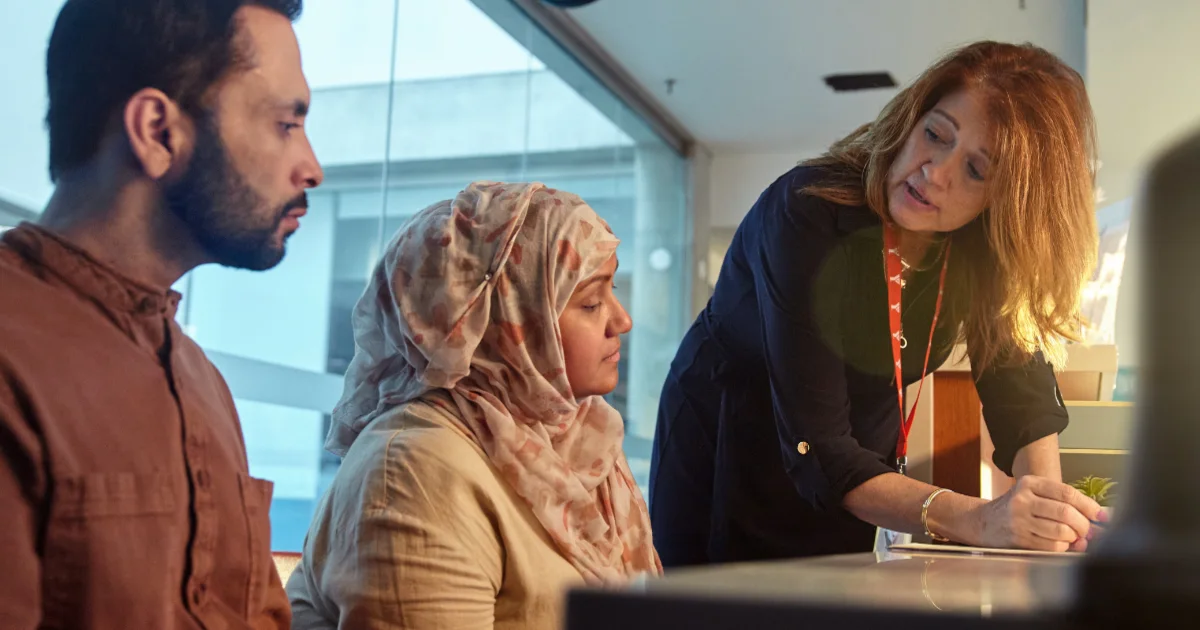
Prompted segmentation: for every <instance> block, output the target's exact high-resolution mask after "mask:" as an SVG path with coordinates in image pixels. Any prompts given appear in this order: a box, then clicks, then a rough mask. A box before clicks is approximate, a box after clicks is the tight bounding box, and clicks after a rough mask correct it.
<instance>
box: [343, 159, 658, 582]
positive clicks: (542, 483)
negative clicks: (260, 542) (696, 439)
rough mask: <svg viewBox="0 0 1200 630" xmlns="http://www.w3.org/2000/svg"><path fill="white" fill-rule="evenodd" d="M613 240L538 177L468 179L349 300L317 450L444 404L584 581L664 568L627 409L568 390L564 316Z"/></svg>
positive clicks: (411, 227)
mask: <svg viewBox="0 0 1200 630" xmlns="http://www.w3.org/2000/svg"><path fill="white" fill-rule="evenodd" d="M617 242H618V240H617V238H616V237H615V236H614V235H613V234H612V231H611V230H610V229H609V227H608V225H607V224H606V223H605V222H604V221H603V219H601V218H600V217H599V216H597V215H596V213H595V211H594V210H592V209H591V208H590V207H588V206H587V205H586V204H585V203H584V202H583V200H581V199H580V198H579V197H577V196H575V195H572V194H569V193H564V192H560V191H556V190H553V189H550V188H546V187H545V186H543V185H541V184H499V183H492V182H476V183H474V184H472V185H470V186H468V187H467V189H466V190H464V191H462V192H461V193H459V195H458V196H457V197H456V198H455V199H454V200H453V201H443V202H440V203H437V204H434V205H433V206H430V207H429V208H426V209H425V210H422V211H421V212H420V213H418V214H417V215H416V216H415V217H413V219H412V220H411V221H410V222H409V223H408V224H407V225H405V226H404V228H403V229H401V231H400V232H399V233H398V234H397V235H396V237H395V238H394V239H393V240H392V242H391V243H390V244H389V246H388V249H387V251H386V253H385V255H384V257H383V259H382V260H381V261H380V263H379V264H378V265H377V266H376V268H375V271H374V274H373V275H372V277H371V283H370V285H369V286H368V287H367V290H366V293H364V295H363V297H362V298H361V299H360V300H359V302H358V305H357V306H356V307H355V309H354V341H355V355H354V360H353V361H352V362H351V364H350V368H349V369H348V370H347V372H346V386H345V391H344V393H343V394H342V399H341V401H340V402H339V403H338V405H337V407H336V408H335V409H334V411H333V425H332V428H331V429H330V433H329V437H328V439H327V440H326V448H328V449H329V450H330V451H331V452H333V453H335V454H338V455H344V454H345V453H346V451H347V449H349V447H350V443H351V442H353V441H354V439H355V438H356V437H357V436H358V434H359V433H360V432H361V431H362V430H363V428H364V427H365V426H366V425H367V424H368V423H370V422H371V420H373V419H374V418H376V417H378V416H379V415H381V414H383V413H385V412H387V411H388V410H390V409H392V408H394V407H395V406H397V405H402V404H404V403H407V402H409V401H413V400H418V399H424V400H427V401H429V402H433V403H435V404H440V405H441V406H442V407H443V408H449V409H448V410H449V411H450V412H451V415H452V416H455V417H457V418H458V421H459V422H460V423H461V424H462V426H463V428H464V429H465V430H466V431H467V433H468V434H470V435H473V436H474V437H475V439H476V441H477V442H478V443H479V445H480V447H482V449H483V451H484V452H485V453H486V454H487V456H488V457H489V458H491V461H492V463H493V465H494V466H495V467H496V469H497V470H499V471H500V474H501V475H502V476H503V478H505V479H506V480H507V481H508V483H509V484H511V486H512V487H513V488H514V489H515V490H516V492H517V494H518V495H520V496H521V497H522V498H523V499H524V500H525V501H526V502H527V503H528V504H529V506H530V508H532V510H533V513H534V515H535V516H536V517H537V519H538V521H539V522H540V523H541V524H542V526H543V527H545V528H546V531H547V532H549V534H550V537H551V538H552V539H553V540H554V542H555V543H556V544H557V545H558V547H559V549H560V550H561V551H562V553H563V555H564V556H565V557H566V558H567V559H568V560H569V561H570V562H571V563H572V564H573V565H574V566H575V567H576V568H577V569H579V572H580V573H581V574H582V575H583V577H584V578H585V579H586V580H587V581H588V582H589V583H592V584H619V583H623V582H625V581H626V580H628V579H629V578H631V577H633V576H635V575H637V574H640V573H645V572H649V573H652V574H660V573H661V572H662V565H661V563H660V562H659V559H658V554H657V553H656V552H655V550H654V546H653V542H652V540H651V535H650V518H649V514H648V512H647V510H646V504H645V502H644V501H643V500H642V496H641V493H640V491H639V490H638V488H637V485H636V484H635V483H634V481H633V476H632V475H631V474H630V471H629V464H628V463H627V462H626V461H625V455H624V453H623V451H622V450H621V442H622V440H623V438H624V435H625V431H624V426H623V422H622V420H621V415H620V414H619V413H617V411H616V410H615V409H613V408H612V407H611V406H609V404H608V403H607V402H605V401H604V399H603V398H600V397H598V396H593V397H589V398H585V399H583V400H576V399H575V396H574V395H573V394H572V392H571V385H570V383H569V382H568V381H567V375H566V369H565V361H564V357H563V348H562V338H561V336H560V333H559V328H558V318H559V315H560V314H561V313H562V312H563V310H564V309H565V308H566V305H567V301H568V300H569V299H570V297H571V294H572V293H573V292H574V291H575V287H576V286H578V285H579V284H580V283H581V282H582V281H584V280H587V279H588V278H589V277H590V276H591V275H593V274H594V273H596V272H597V271H598V270H599V268H600V267H601V265H603V264H604V263H605V262H606V261H607V260H608V259H609V258H611V257H612V256H613V254H614V253H615V252H616V247H617ZM447 394H448V396H447ZM446 400H450V401H452V403H450V404H448V403H446V402H445V401H446Z"/></svg>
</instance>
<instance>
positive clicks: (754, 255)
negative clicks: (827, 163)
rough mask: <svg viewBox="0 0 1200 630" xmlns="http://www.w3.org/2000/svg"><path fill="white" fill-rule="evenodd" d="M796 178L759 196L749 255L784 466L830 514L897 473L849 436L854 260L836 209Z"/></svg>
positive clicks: (784, 180) (802, 492) (801, 488)
mask: <svg viewBox="0 0 1200 630" xmlns="http://www.w3.org/2000/svg"><path fill="white" fill-rule="evenodd" d="M794 179H795V176H785V177H783V178H781V179H780V180H779V181H777V182H776V183H775V184H773V185H772V186H771V188H768V189H767V191H766V192H764V193H763V195H762V197H760V198H759V200H758V204H759V205H760V206H762V207H760V208H757V212H756V213H755V214H756V215H757V216H759V217H760V220H761V222H762V223H761V225H760V226H759V229H760V235H761V237H760V238H761V246H760V247H758V248H757V251H751V252H748V257H749V259H750V261H751V262H750V266H751V268H752V269H753V272H754V274H753V275H754V282H755V292H756V294H757V299H758V307H759V313H760V314H761V317H762V334H763V348H764V352H765V355H766V367H767V372H768V374H769V379H770V387H771V402H772V406H773V409H774V414H775V424H776V428H777V429H778V432H779V439H780V446H781V449H782V455H783V462H784V467H785V469H786V471H787V474H788V475H789V476H790V477H791V479H792V482H793V483H794V484H795V486H796V489H797V490H798V491H799V493H800V495H801V496H802V497H803V498H804V499H805V500H806V501H807V502H809V503H810V504H812V505H813V506H814V507H815V508H817V509H821V510H825V509H832V508H838V507H840V506H841V503H842V499H843V497H844V496H845V494H846V493H847V492H849V491H851V490H853V489H854V488H856V487H858V486H859V485H861V484H862V483H864V482H866V481H868V480H869V479H871V478H873V477H876V476H878V475H881V474H884V473H887V472H892V469H891V468H890V467H889V466H888V465H887V464H885V463H884V461H883V460H884V457H885V456H884V455H880V454H878V453H875V452H872V451H870V450H868V449H866V448H864V447H863V446H861V445H860V444H859V443H858V441H857V440H856V439H855V438H854V436H853V435H852V434H851V427H850V405H851V402H850V399H849V394H848V392H847V388H846V365H845V358H844V356H845V355H844V354H843V351H842V343H841V334H842V333H841V329H840V316H841V304H842V301H843V300H842V296H843V294H844V292H845V291H846V290H847V289H846V283H847V281H848V266H847V264H848V261H847V258H846V257H847V253H846V250H845V249H844V248H842V247H840V246H839V238H838V234H837V231H836V229H835V228H836V212H837V208H836V207H833V206H832V205H831V204H827V203H825V202H823V201H821V200H819V199H816V198H814V197H810V196H806V195H800V194H799V193H798V192H797V191H796V190H795V182H794ZM881 273H882V272H881ZM881 308H882V305H881ZM802 442H803V443H806V444H807V448H805V447H804V446H802V445H801V443H802ZM802 450H806V451H807V452H806V453H801V451H802Z"/></svg>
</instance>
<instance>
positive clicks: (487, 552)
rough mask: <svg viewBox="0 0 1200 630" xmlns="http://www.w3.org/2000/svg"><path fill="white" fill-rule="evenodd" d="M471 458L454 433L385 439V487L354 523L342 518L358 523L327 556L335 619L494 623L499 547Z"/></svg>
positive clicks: (351, 623)
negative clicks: (335, 554) (341, 553)
mask: <svg viewBox="0 0 1200 630" xmlns="http://www.w3.org/2000/svg"><path fill="white" fill-rule="evenodd" d="M402 433H406V432H399V433H397V434H396V435H401V434H402ZM409 437H410V438H411V436H409ZM472 459H475V460H477V459H478V455H476V454H474V453H473V452H471V451H470V450H469V447H467V446H466V445H465V444H464V443H463V442H462V440H461V439H459V438H457V437H454V436H450V435H447V436H446V437H445V438H442V436H438V435H436V434H435V435H434V436H432V439H418V440H413V439H405V440H397V439H396V437H395V436H393V438H392V439H391V440H390V441H389V443H388V445H387V448H386V457H384V459H383V461H382V462H379V463H378V464H376V466H378V465H380V464H381V465H382V467H383V470H382V471H379V470H378V469H377V468H376V470H375V471H373V472H372V473H371V474H372V475H381V477H376V478H377V479H380V480H381V481H382V484H380V485H379V486H377V487H378V488H379V491H378V492H377V493H374V494H376V496H375V497H373V498H372V499H371V500H368V501H367V504H368V505H367V508H366V510H365V511H364V512H363V513H362V514H361V516H359V519H358V522H357V523H353V522H351V523H344V524H343V525H344V526H345V527H356V528H357V530H358V531H357V532H356V534H355V535H349V536H345V535H343V536H339V537H340V538H343V539H344V540H347V541H348V542H349V541H353V542H352V544H350V545H347V546H346V548H344V550H345V552H346V554H345V557H344V558H341V559H338V558H332V557H331V558H328V559H327V560H326V562H325V563H324V564H325V572H326V576H327V578H328V581H327V582H326V584H327V586H326V588H327V591H326V592H327V594H328V596H330V598H331V599H332V600H333V601H334V603H335V604H336V606H337V608H338V610H339V613H340V621H339V626H338V627H339V628H341V629H348V630H350V629H352V630H358V629H372V630H373V629H385V628H386V629H399V628H405V629H407V628H413V629H420V630H441V629H446V630H450V629H454V630H483V629H487V630H491V628H492V626H493V618H494V614H495V608H496V595H497V593H498V591H499V587H500V583H501V579H502V562H503V560H502V558H503V551H502V549H501V544H500V541H499V539H498V536H497V534H496V532H495V527H494V525H493V522H494V515H489V514H488V509H487V507H486V506H485V505H484V501H482V500H481V496H482V493H481V491H480V490H481V488H480V486H479V485H478V484H477V483H475V482H474V480H473V478H472V475H473V473H474V471H473V470H472V467H471V466H469V465H468V466H463V465H462V464H463V463H464V461H465V462H471V461H472ZM370 485H375V484H370ZM380 494H382V495H383V496H379V495H380ZM335 523H336V521H335ZM333 525H334V526H335V527H336V526H338V525H336V524H333Z"/></svg>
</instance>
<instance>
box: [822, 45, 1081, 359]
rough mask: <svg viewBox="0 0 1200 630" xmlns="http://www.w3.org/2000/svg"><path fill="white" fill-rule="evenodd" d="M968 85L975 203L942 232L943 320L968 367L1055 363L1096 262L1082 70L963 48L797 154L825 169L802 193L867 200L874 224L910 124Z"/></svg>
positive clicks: (1035, 56) (1036, 54)
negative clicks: (980, 112) (948, 243)
mask: <svg viewBox="0 0 1200 630" xmlns="http://www.w3.org/2000/svg"><path fill="white" fill-rule="evenodd" d="M959 90H972V91H977V93H978V94H979V95H980V96H982V97H983V98H982V100H983V102H984V103H985V104H986V105H985V107H986V109H987V112H988V115H989V117H990V123H991V126H992V132H993V139H992V147H991V154H992V157H991V167H990V169H989V175H988V182H987V192H986V205H985V210H984V211H983V213H982V214H981V215H980V216H979V217H978V218H977V219H976V220H975V221H973V222H971V223H969V224H967V225H966V226H964V227H962V228H960V229H959V230H957V231H955V232H954V233H953V234H952V235H950V238H952V239H953V242H954V247H953V248H951V259H950V263H949V265H950V267H949V270H948V271H947V275H948V276H950V279H948V280H947V284H948V287H949V288H948V291H947V295H946V303H945V305H944V309H945V317H946V320H945V321H946V322H947V324H950V323H956V324H959V325H961V327H960V328H959V334H958V337H957V339H956V341H966V342H968V345H969V347H970V348H971V360H972V363H973V364H975V365H976V367H977V368H978V369H980V370H984V369H987V368H988V367H990V366H993V365H997V364H1000V363H1003V364H1012V363H1017V362H1020V361H1024V360H1028V359H1029V357H1030V356H1032V355H1033V354H1034V353H1036V352H1038V351H1041V352H1042V353H1043V355H1044V356H1045V357H1046V359H1047V360H1049V361H1050V363H1051V364H1053V365H1054V366H1056V367H1059V368H1061V367H1062V365H1063V363H1064V362H1065V359H1066V342H1067V341H1068V340H1074V341H1079V340H1080V339H1081V332H1082V318H1081V316H1080V311H1079V308H1080V300H1081V290H1082V288H1083V284H1084V283H1085V282H1086V281H1087V279H1088V278H1089V277H1090V276H1091V274H1092V271H1093V269H1094V267H1095V264H1096V256H1097V249H1098V247H1099V244H1098V240H1097V239H1098V235H1097V232H1096V218H1095V192H1094V186H1095V170H1094V167H1095V163H1096V160H1095V153H1096V132H1095V121H1094V119H1093V116H1092V109H1091V104H1090V103H1089V101H1088V96H1087V90H1086V89H1085V87H1084V83H1083V78H1082V77H1080V76H1079V73H1077V72H1075V71H1074V70H1073V69H1071V68H1070V67H1069V66H1067V65H1066V64H1065V63H1063V62H1062V61H1061V60H1060V59H1058V58H1057V57H1055V56H1054V55H1053V54H1051V53H1050V52H1048V51H1046V50H1044V49H1042V48H1039V47H1037V46H1033V45H1031V44H1025V45H1015V44H1005V43H998V42H978V43H975V44H970V45H968V46H965V47H963V48H960V49H958V50H955V51H953V52H951V53H950V54H948V55H946V56H945V57H944V58H942V59H941V60H940V61H938V62H937V63H935V64H934V65H933V66H931V67H930V68H929V69H927V70H926V71H925V72H924V73H923V74H922V75H921V76H920V77H919V78H917V80H916V81H915V82H914V83H913V84H912V85H910V86H908V87H906V88H905V89H903V90H902V91H901V92H900V93H899V94H897V95H896V97H895V98H893V99H892V100H891V102H889V103H888V104H887V106H886V107H884V108H883V111H882V112H880V114H879V117H878V118H876V119H875V121H874V122H872V123H868V124H866V125H863V126H862V127H860V128H859V129H857V130H855V131H854V132H853V133H851V134H850V135H848V136H846V137H845V138H843V139H841V140H839V141H838V142H836V143H834V144H833V146H831V147H830V148H829V151H828V152H827V153H825V154H824V155H822V156H820V157H818V158H815V159H811V160H807V161H805V162H804V163H803V164H805V165H808V166H816V167H820V168H821V170H822V171H823V172H824V173H825V176H823V177H821V178H820V179H819V181H818V182H817V183H815V184H813V185H810V186H809V187H808V188H806V189H805V191H804V192H806V193H808V194H812V195H814V196H817V197H820V198H823V199H826V200H829V201H832V202H834V203H838V204H844V205H852V206H861V205H867V206H868V207H870V208H871V210H873V211H874V212H875V213H876V214H878V215H879V216H880V217H881V218H882V219H883V220H884V221H888V222H890V215H889V212H888V202H887V200H888V190H887V183H888V171H889V170H890V169H891V166H892V161H893V160H894V159H895V158H896V156H897V155H898V154H899V153H900V150H901V148H902V147H903V146H904V143H905V141H906V140H907V139H908V137H909V134H910V132H911V131H912V129H913V127H914V126H915V125H917V124H919V123H920V121H921V120H922V118H923V116H924V115H925V114H926V113H927V112H928V111H929V110H931V109H933V107H934V106H935V105H936V104H937V103H938V101H939V100H941V98H942V97H944V96H947V95H949V94H952V93H954V92H957V91H959Z"/></svg>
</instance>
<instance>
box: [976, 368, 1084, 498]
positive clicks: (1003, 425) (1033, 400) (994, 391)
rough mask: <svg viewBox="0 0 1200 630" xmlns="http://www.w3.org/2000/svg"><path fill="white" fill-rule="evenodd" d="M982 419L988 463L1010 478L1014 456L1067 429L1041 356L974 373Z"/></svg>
mask: <svg viewBox="0 0 1200 630" xmlns="http://www.w3.org/2000/svg"><path fill="white" fill-rule="evenodd" d="M974 376H975V387H976V389H977V390H978V392H979V400H980V402H982V403H983V419H984V422H986V423H987V428H988V433H989V434H991V437H992V442H993V443H994V444H995V445H996V450H995V452H994V453H993V454H992V461H993V462H994V463H995V464H996V467H997V468H999V469H1000V470H1002V471H1004V473H1005V474H1006V475H1009V476H1012V467H1013V460H1015V459H1016V457H1017V452H1018V451H1020V450H1021V449H1022V448H1025V447H1026V446H1028V445H1029V444H1032V443H1033V442H1036V441H1038V440H1040V439H1042V438H1044V437H1046V436H1048V435H1055V434H1058V433H1062V431H1063V429H1066V428H1067V422H1068V417H1067V408H1066V406H1065V405H1064V404H1063V401H1062V394H1061V393H1060V392H1059V390H1058V381H1057V380H1056V379H1055V378H1054V369H1053V368H1052V367H1051V366H1050V364H1049V363H1047V362H1046V359H1045V357H1044V356H1042V354H1041V353H1038V354H1035V355H1034V356H1033V357H1031V358H1030V359H1029V360H1028V361H1026V362H1025V363H1022V364H1018V365H1012V366H997V367H992V368H989V369H987V370H984V371H982V372H980V371H978V370H975V374H974Z"/></svg>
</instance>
